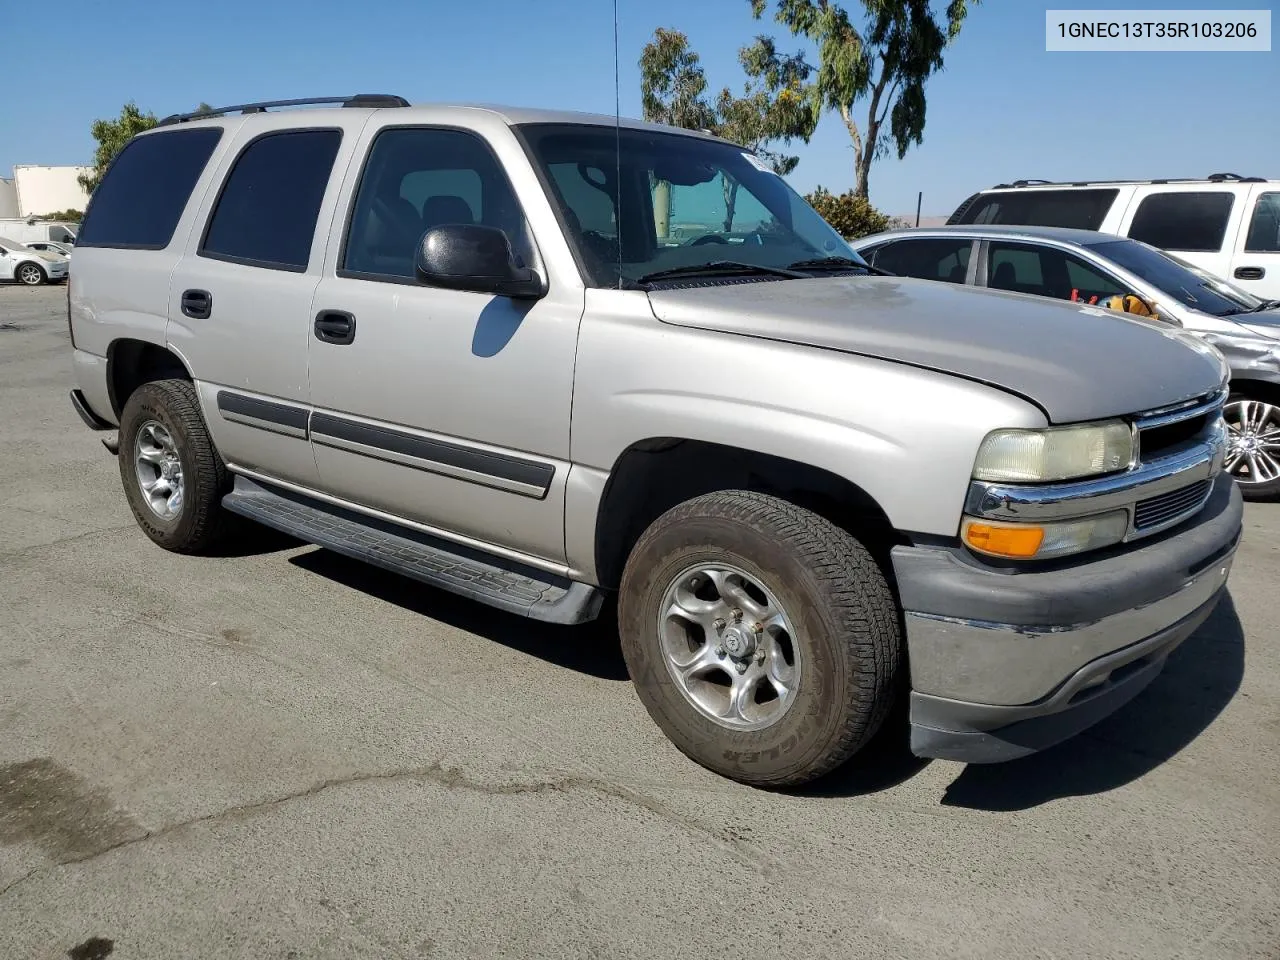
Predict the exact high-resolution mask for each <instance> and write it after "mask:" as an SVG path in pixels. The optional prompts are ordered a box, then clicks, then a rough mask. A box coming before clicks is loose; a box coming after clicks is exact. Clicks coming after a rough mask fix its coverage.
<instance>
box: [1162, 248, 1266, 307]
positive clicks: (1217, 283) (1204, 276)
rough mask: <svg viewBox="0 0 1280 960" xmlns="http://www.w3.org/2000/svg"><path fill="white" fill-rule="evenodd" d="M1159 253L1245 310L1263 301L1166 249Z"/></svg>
mask: <svg viewBox="0 0 1280 960" xmlns="http://www.w3.org/2000/svg"><path fill="white" fill-rule="evenodd" d="M1160 254H1161V255H1162V256H1165V257H1168V258H1169V259H1170V260H1172V261H1173V262H1174V263H1177V264H1180V265H1181V266H1183V267H1185V268H1186V269H1188V270H1190V271H1191V272H1192V273H1194V274H1195V275H1196V276H1197V277H1199V278H1200V279H1201V280H1202V281H1204V282H1205V283H1207V284H1208V285H1209V286H1210V287H1212V288H1213V289H1214V290H1215V291H1217V292H1218V293H1220V294H1222V295H1223V296H1224V297H1226V298H1227V299H1228V300H1234V301H1235V302H1236V303H1238V304H1240V306H1242V307H1243V308H1244V309H1245V310H1256V309H1257V308H1258V307H1260V306H1262V304H1263V303H1264V302H1265V301H1264V300H1263V299H1262V298H1261V297H1255V296H1254V295H1253V294H1252V293H1249V292H1248V291H1245V290H1241V289H1240V288H1239V287H1237V286H1235V285H1234V284H1231V283H1228V282H1227V281H1226V280H1223V279H1222V278H1221V277H1219V276H1215V275H1214V274H1212V273H1210V272H1209V271H1208V270H1206V269H1204V267H1199V266H1196V264H1194V263H1191V262H1189V261H1187V260H1183V259H1182V258H1181V257H1175V256H1174V255H1173V254H1172V253H1169V252H1168V251H1167V250H1161V251H1160Z"/></svg>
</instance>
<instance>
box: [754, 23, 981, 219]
mask: <svg viewBox="0 0 1280 960" xmlns="http://www.w3.org/2000/svg"><path fill="white" fill-rule="evenodd" d="M978 2H980V0H950V2H949V3H948V4H947V8H946V12H945V19H944V20H943V21H940V20H939V18H938V17H937V16H935V14H934V12H933V10H932V9H931V5H930V0H861V3H862V6H863V8H864V13H865V15H866V16H865V23H864V24H863V28H862V29H861V30H859V29H857V28H856V27H855V26H854V25H853V22H852V21H851V20H850V18H849V14H848V12H847V11H846V10H845V9H844V8H843V7H842V6H840V5H839V4H836V3H833V2H830V0H776V5H777V12H776V16H775V19H776V20H777V22H778V23H780V24H782V25H783V26H784V27H786V28H787V29H788V30H790V31H791V33H792V34H794V35H796V36H803V37H805V38H807V39H808V40H810V41H811V42H812V43H813V44H814V45H815V46H817V48H818V71H817V77H816V80H815V81H814V83H813V84H812V86H811V87H810V91H811V93H812V96H813V98H814V103H815V106H816V107H818V108H820V109H822V110H835V111H836V112H837V113H839V114H840V118H841V119H842V120H843V121H844V125H845V128H846V129H847V130H848V131H849V138H850V139H851V140H852V141H853V151H854V167H855V171H856V185H855V187H854V192H855V193H856V194H857V195H858V196H860V197H866V196H867V185H868V181H869V180H870V175H871V164H872V161H874V160H876V159H879V158H882V157H885V156H888V154H889V152H890V150H894V151H896V152H897V155H898V158H899V159H901V158H902V157H904V156H905V155H906V153H907V150H908V149H909V148H910V146H911V145H912V144H913V143H914V144H919V143H921V141H922V140H923V137H924V121H925V96H924V88H925V83H926V81H928V79H929V77H930V76H932V75H933V74H934V73H936V72H938V71H939V70H941V69H942V57H943V53H944V51H945V50H946V48H947V46H948V45H950V44H951V43H952V42H953V41H954V40H955V39H956V37H957V36H958V35H959V33H960V27H961V25H962V24H963V23H964V20H965V16H966V15H967V13H968V8H969V6H970V5H971V4H976V3H978ZM750 3H751V11H752V13H753V14H754V16H755V17H756V18H757V19H759V18H760V17H761V16H763V14H764V12H765V10H767V9H768V8H769V7H770V6H772V5H773V0H750ZM859 103H864V104H865V107H866V114H865V116H866V119H865V120H864V121H862V122H861V123H860V122H859V121H858V120H857V119H855V116H854V109H855V107H856V106H857V105H858V104H859ZM886 123H887V124H888V127H887V128H886V126H885V124H886Z"/></svg>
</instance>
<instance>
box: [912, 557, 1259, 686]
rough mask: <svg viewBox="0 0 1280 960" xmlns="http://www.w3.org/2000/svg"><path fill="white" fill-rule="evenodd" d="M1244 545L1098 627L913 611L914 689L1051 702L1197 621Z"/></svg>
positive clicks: (1220, 588) (1094, 622)
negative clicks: (1079, 681)
mask: <svg viewBox="0 0 1280 960" xmlns="http://www.w3.org/2000/svg"><path fill="white" fill-rule="evenodd" d="M1239 542H1240V541H1239V538H1238V536H1237V538H1236V539H1235V540H1233V541H1232V543H1231V545H1230V547H1229V548H1228V549H1227V550H1226V551H1225V552H1223V553H1222V554H1221V555H1220V556H1219V557H1217V558H1216V559H1215V560H1214V561H1213V562H1212V563H1210V564H1208V565H1207V566H1206V567H1204V568H1203V569H1201V570H1199V571H1197V572H1196V573H1195V574H1193V575H1191V576H1189V577H1187V578H1186V579H1185V580H1184V581H1183V582H1182V583H1181V584H1180V585H1179V586H1178V587H1177V589H1175V590H1173V591H1172V592H1170V593H1168V594H1167V595H1165V596H1164V597H1161V598H1160V599H1158V600H1154V601H1152V602H1150V603H1148V604H1146V605H1144V606H1140V607H1135V608H1133V609H1131V610H1125V611H1123V612H1121V613H1116V614H1112V615H1111V616H1109V617H1104V618H1102V619H1101V620H1096V621H1093V622H1091V623H1076V624H1063V625H1053V626H1029V625H1018V624H1010V623H991V622H989V621H985V620H973V619H960V618H953V617H944V616H939V615H936V614H928V613H917V612H913V611H910V610H908V611H906V617H905V619H906V628H907V629H906V632H907V648H908V652H909V659H910V667H911V685H912V688H913V689H914V690H915V691H916V692H918V693H922V694H928V695H931V696H936V697H946V698H948V699H953V700H964V701H969V702H973V703H987V704H996V705H1009V706H1015V705H1023V704H1030V703H1033V702H1036V701H1039V700H1042V699H1044V698H1046V697H1050V696H1052V695H1053V694H1054V692H1055V691H1056V690H1057V689H1058V687H1060V686H1061V685H1062V684H1063V683H1064V681H1066V680H1067V679H1068V678H1070V677H1071V676H1073V675H1074V674H1075V672H1076V671H1077V670H1079V669H1080V668H1081V667H1082V666H1084V665H1086V664H1088V663H1090V662H1092V661H1094V660H1096V659H1098V658H1099V657H1103V656H1106V655H1107V654H1110V653H1113V652H1115V651H1118V650H1121V649H1123V648H1125V647H1128V646H1130V645H1133V644H1139V643H1141V642H1143V641H1145V640H1147V639H1148V638H1150V637H1152V636H1154V635H1156V634H1158V633H1160V632H1161V631H1163V630H1166V629H1168V628H1169V627H1171V626H1173V625H1175V624H1177V623H1178V622H1179V621H1181V620H1183V619H1185V618H1186V617H1189V616H1191V615H1192V614H1193V613H1195V612H1196V611H1197V610H1199V609H1200V608H1201V607H1203V606H1204V605H1205V604H1207V603H1209V602H1210V601H1211V600H1213V599H1214V598H1215V597H1216V596H1217V595H1218V594H1219V593H1220V591H1221V590H1222V589H1223V587H1224V586H1225V585H1226V582H1227V577H1228V574H1229V573H1230V571H1231V565H1232V563H1233V562H1234V559H1235V553H1236V550H1237V548H1238V547H1239Z"/></svg>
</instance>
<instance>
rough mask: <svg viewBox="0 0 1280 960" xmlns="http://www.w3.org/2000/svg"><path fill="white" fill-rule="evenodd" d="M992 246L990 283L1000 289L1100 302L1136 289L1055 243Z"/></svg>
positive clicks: (989, 260)
mask: <svg viewBox="0 0 1280 960" xmlns="http://www.w3.org/2000/svg"><path fill="white" fill-rule="evenodd" d="M988 250H989V254H988V257H989V259H988V268H987V286H988V287H991V288H993V289H996V290H1009V291H1012V292H1014V293H1029V294H1033V295H1035V296H1039V297H1053V298H1054V299H1057V300H1071V301H1074V302H1077V303H1091V304H1100V305H1105V304H1106V303H1107V302H1108V301H1109V300H1110V298H1111V297H1115V296H1127V295H1130V294H1132V293H1133V291H1132V290H1130V289H1127V288H1126V287H1125V285H1124V284H1122V283H1121V282H1120V281H1119V280H1117V279H1116V278H1115V277H1112V276H1110V275H1109V274H1107V273H1104V272H1103V271H1101V270H1099V269H1098V268H1097V267H1094V266H1092V265H1091V264H1088V263H1086V262H1085V261H1083V260H1081V259H1080V258H1079V257H1075V256H1072V255H1071V254H1068V253H1066V252H1064V251H1062V250H1058V249H1056V248H1053V247H1037V246H1034V245H1032V244H1023V243H999V242H993V243H991V244H990V246H989V247H988Z"/></svg>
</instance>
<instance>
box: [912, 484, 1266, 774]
mask: <svg viewBox="0 0 1280 960" xmlns="http://www.w3.org/2000/svg"><path fill="white" fill-rule="evenodd" d="M1242 517H1243V502H1242V500H1241V497H1240V492H1239V490H1238V488H1237V487H1236V485H1235V482H1234V481H1233V480H1232V479H1231V478H1230V477H1229V476H1228V475H1226V474H1219V476H1218V477H1217V479H1216V480H1215V481H1214V485H1213V490H1212V492H1211V494H1210V496H1209V499H1208V501H1207V502H1206V503H1205V506H1204V508H1203V509H1202V510H1201V512H1200V513H1198V514H1197V515H1196V516H1195V517H1194V518H1192V519H1190V520H1188V521H1186V522H1184V523H1183V524H1181V525H1179V526H1178V527H1175V528H1174V529H1172V530H1170V531H1168V532H1167V533H1165V534H1163V535H1161V536H1158V537H1153V538H1152V539H1151V540H1150V541H1145V542H1143V543H1142V544H1141V545H1140V546H1136V547H1134V548H1131V549H1128V550H1121V551H1117V552H1113V553H1110V554H1109V555H1105V556H1103V557H1102V558H1101V559H1085V560H1083V561H1080V562H1076V563H1073V564H1071V565H1066V566H1057V567H1054V568H1052V569H1044V570H1039V571H1033V572H1029V571H1017V572H1014V571H1009V570H997V569H993V568H991V567H988V566H985V565H981V564H978V563H976V562H973V561H972V560H970V559H969V558H968V557H967V556H965V555H963V554H960V553H958V552H956V551H949V550H944V549H930V548H919V547H897V548H895V549H894V552H893V561H894V568H895V573H896V576H897V580H898V587H899V591H900V594H901V598H902V606H903V609H904V616H905V623H906V637H907V649H908V657H909V660H910V666H911V683H912V693H911V747H912V751H913V752H915V753H916V754H918V755H919V756H924V757H939V758H945V759H953V760H962V761H965V762H970V763H991V762H997V761H1003V760H1011V759H1014V758H1016V757H1020V756H1025V755H1026V754H1029V753H1034V752H1036V751H1037V750H1042V749H1044V748H1045V747H1048V746H1052V745H1053V744H1055V743H1058V742H1060V741H1062V740H1065V739H1067V738H1068V737H1070V736H1073V735H1074V734H1076V733H1079V732H1080V731H1081V730H1084V729H1085V728H1087V727H1089V726H1091V725H1092V724H1094V723H1096V722H1097V721H1099V720H1101V719H1102V718H1103V717H1105V716H1106V715H1107V714H1109V713H1111V712H1113V711H1114V710H1116V709H1118V708H1119V707H1121V706H1122V705H1123V704H1124V703H1126V702H1128V701H1129V700H1131V699H1132V698H1133V697H1135V696H1136V695H1137V694H1138V693H1139V692H1141V690H1142V689H1143V688H1144V687H1145V686H1146V685H1147V684H1148V683H1150V682H1151V680H1152V679H1154V677H1155V676H1156V674H1158V673H1159V672H1160V669H1161V668H1162V667H1163V665H1164V662H1165V658H1166V657H1167V656H1168V654H1169V653H1170V652H1171V651H1172V650H1173V649H1174V648H1176V647H1177V646H1178V644H1180V643H1181V642H1182V641H1183V640H1185V639H1186V638H1187V637H1188V636H1189V635H1190V634H1191V633H1193V632H1194V631H1195V629H1196V627H1198V626H1199V625H1200V624H1201V623H1202V622H1203V621H1204V620H1205V618H1207V617H1208V616H1209V614H1210V613H1211V612H1212V611H1213V608H1214V606H1215V605H1216V604H1217V602H1218V599H1219V597H1220V596H1221V593H1222V591H1223V588H1224V586H1225V584H1226V581H1227V576H1228V574H1229V572H1230V569H1231V564H1232V561H1233V559H1234V556H1235V551H1236V548H1237V546H1238V544H1239V541H1240V532H1241V525H1242Z"/></svg>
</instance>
